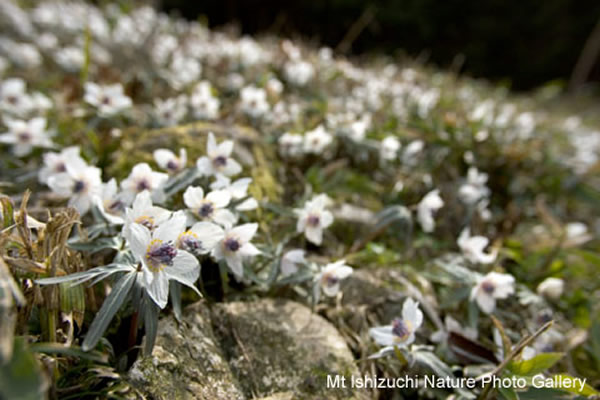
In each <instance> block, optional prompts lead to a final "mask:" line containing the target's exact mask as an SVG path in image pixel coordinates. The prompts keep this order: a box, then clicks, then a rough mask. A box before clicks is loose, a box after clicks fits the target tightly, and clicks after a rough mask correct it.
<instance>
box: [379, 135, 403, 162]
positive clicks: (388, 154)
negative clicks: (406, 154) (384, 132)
mask: <svg viewBox="0 0 600 400" xmlns="http://www.w3.org/2000/svg"><path fill="white" fill-rule="evenodd" d="M400 147H402V145H401V144H400V141H399V140H398V138H396V137H395V136H387V137H386V138H385V139H383V140H382V141H381V144H380V145H379V154H380V156H381V158H382V159H383V160H386V161H393V160H395V159H397V158H398V151H400Z"/></svg>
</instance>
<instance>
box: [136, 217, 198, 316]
mask: <svg viewBox="0 0 600 400" xmlns="http://www.w3.org/2000/svg"><path fill="white" fill-rule="evenodd" d="M185 221H186V218H185V215H183V214H182V213H176V214H174V215H173V217H172V218H171V219H170V220H169V221H167V222H165V223H164V224H162V225H161V226H159V227H158V228H157V229H156V230H155V231H153V232H150V230H148V228H146V227H145V226H143V225H140V224H132V225H131V226H130V232H131V235H130V237H129V238H128V242H129V247H130V248H131V251H132V252H133V255H134V256H135V257H136V259H137V260H139V261H140V262H141V263H142V266H143V268H142V271H143V282H144V286H145V289H146V292H147V293H148V295H149V296H150V298H151V299H152V300H153V301H154V302H155V303H156V304H157V305H158V306H159V307H160V308H164V307H165V306H166V305H167V301H168V299H169V281H170V280H175V281H177V282H180V283H182V284H184V285H186V286H189V287H190V288H192V289H194V290H195V291H196V292H198V289H196V287H195V286H194V283H195V282H196V280H198V276H199V275H200V263H199V262H198V260H197V259H196V257H194V256H193V255H191V254H190V253H188V252H186V251H185V250H181V249H178V248H177V247H176V241H177V238H178V237H179V235H180V234H181V233H182V232H183V231H184V229H185ZM198 294H199V292H198Z"/></svg>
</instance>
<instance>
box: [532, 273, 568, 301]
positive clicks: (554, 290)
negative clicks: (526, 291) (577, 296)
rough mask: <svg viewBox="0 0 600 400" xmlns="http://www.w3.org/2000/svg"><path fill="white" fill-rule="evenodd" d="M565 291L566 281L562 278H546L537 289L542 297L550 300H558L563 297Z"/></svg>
mask: <svg viewBox="0 0 600 400" xmlns="http://www.w3.org/2000/svg"><path fill="white" fill-rule="evenodd" d="M564 289H565V281H563V280H562V279H560V278H552V277H550V278H546V279H544V280H543V281H542V283H540V284H539V285H538V287H537V292H538V294H539V295H540V296H546V297H548V298H550V299H558V298H560V296H562V294H563V291H564Z"/></svg>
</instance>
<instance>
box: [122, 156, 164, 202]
mask: <svg viewBox="0 0 600 400" xmlns="http://www.w3.org/2000/svg"><path fill="white" fill-rule="evenodd" d="M167 179H169V175H167V174H163V173H161V172H155V171H153V170H152V168H150V166H149V165H148V164H146V163H140V164H136V165H135V166H134V167H133V168H132V169H131V173H130V174H129V176H128V177H127V179H125V180H124V181H123V182H121V189H122V190H123V195H124V199H125V201H126V202H127V203H129V202H131V201H132V200H133V198H134V197H135V196H136V195H137V194H138V193H141V192H143V191H144V190H148V191H150V192H151V193H152V192H154V191H156V190H157V189H159V188H161V187H162V185H163V184H164V183H165V182H166V181H167Z"/></svg>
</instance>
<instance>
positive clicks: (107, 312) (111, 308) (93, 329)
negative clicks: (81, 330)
mask: <svg viewBox="0 0 600 400" xmlns="http://www.w3.org/2000/svg"><path fill="white" fill-rule="evenodd" d="M136 275H137V273H135V272H132V273H129V274H125V275H123V276H122V277H121V279H119V281H118V282H117V283H116V284H115V286H114V287H113V288H112V291H111V292H110V294H109V295H108V297H106V299H105V300H104V303H103V304H102V307H100V310H99V311H98V314H96V318H94V321H92V325H91V326H90V329H89V331H88V333H87V335H86V336H85V339H84V341H83V344H82V346H81V348H82V349H83V351H89V350H90V349H93V348H94V347H96V344H97V343H98V340H100V338H101V337H102V335H103V334H104V331H106V328H108V324H109V323H110V321H111V320H112V319H113V317H114V316H115V314H116V313H117V311H119V308H121V306H122V305H123V303H124V302H125V299H126V298H127V294H128V293H129V291H130V290H131V288H133V284H134V283H135V278H136Z"/></svg>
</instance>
